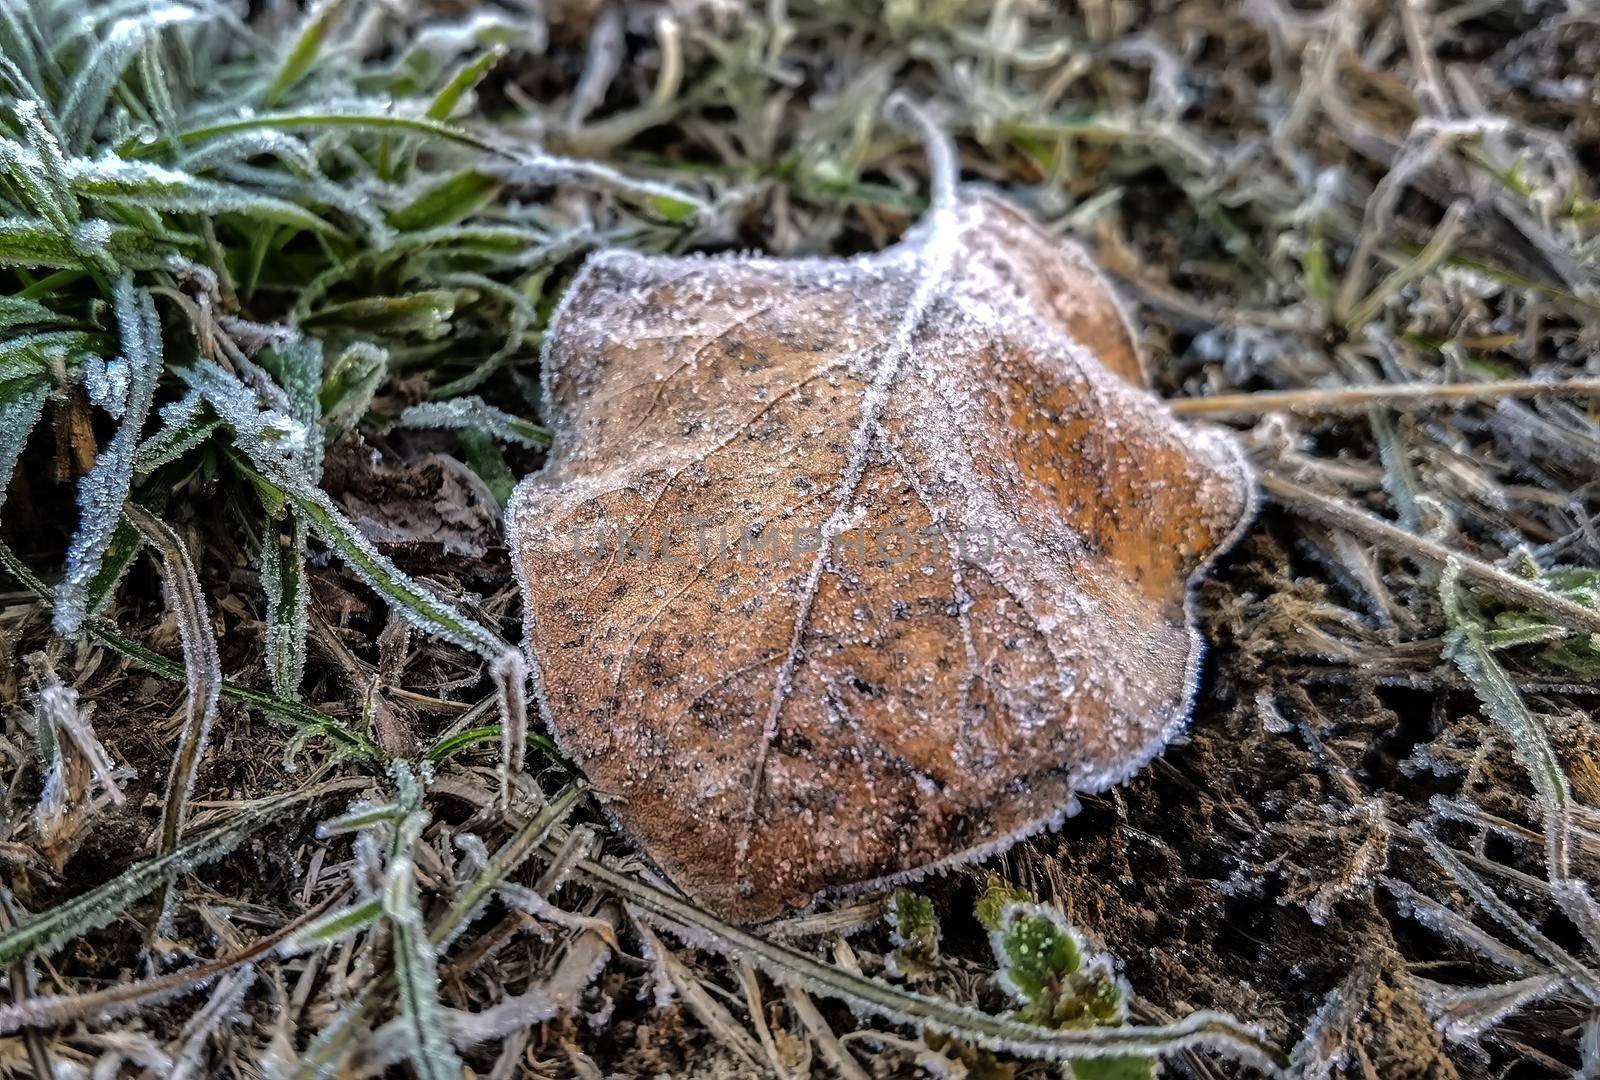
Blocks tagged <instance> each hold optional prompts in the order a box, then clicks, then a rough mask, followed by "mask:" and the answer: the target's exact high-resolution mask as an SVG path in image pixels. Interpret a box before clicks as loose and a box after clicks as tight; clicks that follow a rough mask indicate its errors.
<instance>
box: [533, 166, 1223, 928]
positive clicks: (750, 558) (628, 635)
mask: <svg viewBox="0 0 1600 1080" xmlns="http://www.w3.org/2000/svg"><path fill="white" fill-rule="evenodd" d="M545 378H546V393H547V402H548V408H549V411H550V420H551V424H552V426H553V428H554V431H555V444H554V451H553V456H552V457H551V460H550V463H549V465H548V466H547V467H546V468H545V470H544V471H543V472H541V473H539V474H538V475H536V476H534V477H531V478H529V479H528V480H526V481H524V482H523V484H522V486H521V487H520V488H519V489H518V492H517V497H516V499H515V501H514V503H513V506H512V508H511V511H510V514H509V523H508V524H509V531H510V534H511V536H512V538H513V543H514V545H515V555H514V559H515V562H516V565H517V570H518V573H519V575H520V577H521V581H522V586H523V593H524V599H525V603H526V611H527V637H528V643H529V650H530V653H531V655H532V659H533V661H534V666H535V670H536V673H537V685H536V688H537V692H538V697H539V700H540V703H541V705H542V707H543V709H544V712H545V717H546V720H547V722H548V723H549V725H550V727H551V729H552V731H553V733H554V734H555V736H556V737H557V738H558V740H559V742H560V744H561V745H562V746H563V747H564V748H565V749H566V751H567V752H568V753H570V754H571V755H572V756H573V758H575V759H576V760H577V762H578V763H579V764H581V766H582V767H583V769H584V770H585V771H586V772H587V774H588V775H589V777H590V778H591V779H592V780H593V781H594V783H595V784H596V786H597V787H598V788H599V789H600V791H601V792H603V793H604V795H605V797H606V804H607V806H608V807H609V809H610V811H611V813H612V814H613V815H614V816H615V818H616V820H617V821H618V823H619V824H620V825H621V826H622V827H623V829H624V830H625V831H626V832H627V833H628V834H629V835H630V836H632V837H633V838H634V839H635V840H636V841H637V843H638V844H639V846H640V847H641V848H642V850H643V851H644V852H645V854H647V855H648V856H649V857H650V858H651V859H652V860H654V861H655V863H656V864H657V865H658V866H660V868H661V869H662V870H663V871H664V872H665V873H666V874H667V875H668V876H669V877H670V878H671V879H672V880H673V881H674V882H675V883H677V884H678V885H679V886H680V887H682V888H683V889H684V890H685V891H686V892H688V893H689V894H690V895H691V896H692V897H694V898H695V899H697V900H698V901H700V902H701V903H702V904H704V905H705V906H707V907H709V908H710V909H712V910H713V911H716V912H719V913H721V914H722V915H724V916H727V917H730V918H733V919H737V920H741V921H746V922H754V921H759V920H764V919H767V918H770V917H772V916H775V915H778V914H780V913H782V912H784V911H786V910H789V909H791V908H795V907H800V906H804V905H806V904H809V903H810V902H811V901H812V900H813V899H814V897H815V896H816V895H817V894H818V893H820V892H823V891H829V890H834V891H842V890H848V889H850V888H859V887H861V886H864V885H868V884H873V883H878V882H884V881H888V880H893V879H896V878H900V877H909V876H913V875H914V874H916V873H918V872H920V871H924V870H927V869H930V868H935V867H940V866H945V865H952V864H954V863H957V862H960V861H963V860H968V859H972V858H975V857H978V856H981V855H983V854H986V853H989V852H992V851H997V850H999V849H1001V848H1003V847H1005V846H1006V845H1008V844H1010V843H1012V842H1013V841H1015V840H1016V839H1017V838H1019V837H1021V836H1023V835H1026V834H1027V833H1029V832H1032V831H1035V830H1038V829H1040V828H1043V827H1046V826H1049V825H1051V824H1053V823H1055V822H1057V821H1059V820H1060V819H1061V818H1062V817H1063V816H1065V815H1066V814H1067V813H1069V812H1070V810H1071V808H1072V807H1073V806H1074V805H1075V803H1074V792H1093V791H1100V790H1102V789H1104V788H1106V787H1108V786H1109V785H1112V784H1115V783H1118V782H1120V781H1121V780H1123V779H1124V778H1126V777H1127V776H1128V775H1129V774H1131V773H1132V772H1134V771H1136V770H1137V769H1139V768H1140V767H1141V766H1142V765H1144V764H1145V763H1146V762H1147V761H1148V760H1149V759H1150V758H1151V756H1152V755H1154V754H1155V753H1156V752H1157V751H1159V750H1160V748H1161V747H1162V746H1163V745H1164V744H1165V743H1166V742H1167V740H1168V739H1170V738H1171V737H1172V735H1173V734H1174V733H1175V732H1177V731H1178V730H1179V728H1180V727H1181V726H1182V724H1183V722H1184V720H1185V718H1186V716H1187V713H1188V709H1189V701H1190V698H1191V696H1192V694H1193V690H1194V678H1195V671H1196V665H1197V662H1198V657H1199V653H1200V641H1199V638H1198V636H1197V635H1196V633H1195V632H1194V630H1193V628H1192V626H1191V625H1190V620H1189V615H1188V610H1187V607H1188V597H1189V591H1190V587H1191V584H1192V582H1193V579H1194V578H1195V576H1196V575H1197V574H1198V573H1200V572H1201V570H1202V569H1203V568H1204V567H1205V565H1206V564H1207V563H1208V561H1209V560H1210V559H1211V557H1212V556H1213V555H1214V554H1215V553H1216V552H1217V551H1218V550H1220V549H1221V548H1222V547H1223V546H1225V545H1226V544H1227V543H1229V542H1230V541H1231V539H1232V537H1233V536H1234V534H1235V533H1236V532H1237V530H1238V529H1239V528H1240V526H1241V523H1242V522H1243V520H1244V519H1245V517H1246V515H1247V514H1248V508H1249V505H1250V503H1251V499H1252V494H1251V493H1252V490H1253V485H1252V481H1251V478H1250V475H1249V472H1248V470H1247V468H1246V467H1245V465H1244V463H1243V461H1242V459H1241V457H1240V454H1239V452H1238V450H1237V448H1236V446H1235V445H1234V443H1233V442H1232V441H1231V440H1230V438H1229V437H1228V436H1226V435H1225V434H1224V433H1222V432H1221V431H1219V430H1216V429H1212V428H1203V427H1195V426H1189V425H1185V424H1183V423H1180V422H1179V421H1177V420H1176V419H1175V418H1174V417H1173V416H1172V415H1171V414H1170V413H1169V412H1168V411H1167V409H1166V408H1165V407H1164V406H1163V405H1162V403H1161V402H1160V401H1159V400H1158V399H1157V398H1155V397H1154V396H1153V395H1152V394H1151V393H1150V392H1149V391H1148V390H1146V389H1145V387H1144V374H1143V371H1142V369H1141V363H1140V358H1139V353H1138V350H1137V348H1136V346H1135V344H1134V340H1133V338H1132V336H1131V334H1130V332H1129V328H1128V326H1127V323H1126V320H1125V319H1124V317H1123V315H1122V312H1121V310H1120V309H1119V308H1118V306H1117V304H1116V302H1115V300H1114V299H1113V298H1112V296H1111V294H1110V292H1109V290H1108V289H1107V287H1106V284H1105V283H1104V281H1103V280H1102V279H1101V278H1100V276H1099V274H1098V273H1097V272H1096V271H1095V269H1094V267H1093V266H1092V265H1091V264H1090V263H1089V261H1088V260H1087V259H1086V258H1085V256H1084V255H1083V254H1082V253H1081V252H1080V251H1079V250H1078V249H1077V248H1076V247H1073V246H1070V245H1066V244H1063V243H1062V242H1060V241H1059V240H1056V239H1052V238H1050V237H1047V236H1046V235H1045V234H1043V233H1042V232H1041V231H1040V230H1038V229H1037V228H1036V227H1035V226H1033V225H1032V224H1031V223H1030V222H1029V221H1028V220H1027V219H1026V218H1025V217H1024V216H1023V215H1021V214H1020V213H1019V212H1018V211H1016V210H1014V209H1012V208H1010V207H1008V206H1006V205H1004V204H1002V203H1000V202H998V201H996V200H994V199H992V198H989V197H986V196H983V195H979V194H974V193H970V192H967V191H966V190H964V189H963V190H962V191H960V192H951V191H946V192H945V193H944V194H943V195H942V196H939V197H936V199H935V203H934V207H933V209H932V210H931V211H930V212H929V213H928V215H927V217H926V218H925V219H924V220H923V221H922V222H921V223H920V224H919V225H918V226H917V227H916V228H915V229H913V230H912V231H911V232H910V233H909V234H908V235H907V236H906V238H905V239H904V240H903V241H902V242H901V243H900V244H899V245H897V246H896V247H894V248H892V249H890V250H888V251H885V252H882V253H881V254H878V255H874V256H871V257H864V258H858V259H852V260H838V261H836V260H776V259H767V258H751V257H716V258H695V257H690V258H652V257H645V256H639V255H634V254H629V253H624V252H608V253H603V254H600V255H597V256H595V257H593V258H591V259H590V260H589V262H588V264H587V265H586V266H585V268H584V269H583V271H582V272H581V274H580V275H579V278H578V280H577V281H576V282H574V284H573V285H572V287H571V290H570V291H569V293H568V295H567V299H566V300H565V302H564V306H563V308H562V310H561V311H560V312H559V313H558V314H557V317H556V319H555V320H554V323H553V325H552V327H551V330H550V334H549V337H548V344H547V352H546V356H545ZM619 534H621V536H622V538H623V541H624V542H622V543H619V542H618V537H619ZM902 537H905V538H907V543H906V544H901V543H900V542H899V541H900V540H901V538H902ZM819 538H820V541H819ZM985 543H986V545H987V546H983V545H984V544H985ZM908 548H909V550H910V554H909V556H908V555H907V549H908Z"/></svg>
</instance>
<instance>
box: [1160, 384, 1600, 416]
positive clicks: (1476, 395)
mask: <svg viewBox="0 0 1600 1080" xmlns="http://www.w3.org/2000/svg"><path fill="white" fill-rule="evenodd" d="M1545 396H1560V397H1600V379H1564V380H1562V381H1561V382H1543V381H1540V380H1538V379H1505V380H1500V381H1496V382H1481V383H1441V384H1438V385H1430V384H1427V383H1413V384H1405V385H1398V386H1396V385H1390V386H1341V387H1337V388H1326V389H1325V388H1321V387H1314V388H1309V389H1304V390H1265V391H1262V392H1260V393H1255V394H1217V395H1214V396H1212V397H1200V398H1178V399H1176V400H1174V401H1171V402H1169V404H1170V405H1171V406H1172V411H1173V412H1175V413H1177V414H1178V415H1180V416H1260V415H1262V414H1264V413H1275V412H1286V413H1298V414H1302V415H1318V414H1329V413H1333V414H1337V413H1359V412H1362V411H1364V410H1366V409H1367V408H1369V407H1371V406H1374V405H1379V406H1387V407H1389V408H1393V409H1412V408H1418V407H1421V406H1429V405H1450V404H1455V403H1457V402H1463V401H1498V400H1500V399H1501V398H1518V397H1545Z"/></svg>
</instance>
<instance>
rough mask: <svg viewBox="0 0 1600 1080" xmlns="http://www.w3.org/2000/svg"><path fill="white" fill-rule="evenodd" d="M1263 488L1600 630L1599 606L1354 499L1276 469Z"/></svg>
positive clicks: (1305, 511) (1311, 514)
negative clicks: (1420, 532) (1410, 528)
mask: <svg viewBox="0 0 1600 1080" xmlns="http://www.w3.org/2000/svg"><path fill="white" fill-rule="evenodd" d="M1261 488H1262V490H1263V491H1265V492H1266V493H1267V494H1268V495H1270V496H1271V497H1272V498H1273V499H1274V500H1275V501H1277V502H1278V503H1279V504H1280V505H1282V506H1284V507H1286V508H1287V509H1290V510H1293V511H1294V512H1295V513H1297V514H1299V515H1301V516H1302V517H1306V518H1309V519H1311V520H1312V521H1316V522H1319V523H1321V524H1323V525H1327V526H1329V527H1331V528H1335V529H1343V530H1345V531H1346V532H1349V533H1353V534H1355V535H1356V536H1359V537H1360V538H1362V539H1363V540H1366V541H1368V542H1369V543H1373V544H1378V545H1379V546H1381V547H1386V548H1388V549H1389V550H1390V551H1394V552H1396V553H1398V554H1400V555H1405V556H1407V557H1409V558H1413V559H1420V560H1422V561H1423V562H1428V563H1433V564H1435V565H1438V566H1445V565H1447V564H1448V563H1450V562H1451V561H1452V560H1454V561H1455V562H1456V563H1457V564H1458V565H1459V566H1460V568H1461V576H1462V577H1463V578H1465V579H1466V580H1468V581H1470V582H1472V583H1473V584H1474V585H1477V586H1479V587H1480V588H1482V589H1484V590H1485V591H1487V592H1490V593H1493V594H1494V595H1495V596H1498V597H1499V598H1500V599H1502V600H1504V601H1506V602H1507V603H1510V604H1516V605H1517V606H1519V607H1525V608H1529V609H1532V610H1534V611H1539V612H1543V613H1544V614H1545V615H1548V616H1549V617H1550V618H1551V619H1552V620H1554V621H1555V622H1558V623H1560V624H1561V625H1562V626H1566V627H1570V628H1571V629H1574V630H1581V631H1583V632H1585V633H1589V634H1600V611H1595V610H1592V609H1590V608H1586V607H1584V606H1583V605H1582V604H1577V603H1574V602H1573V601H1571V600H1568V599H1566V598H1565V597H1562V596H1557V595H1556V594H1555V593H1552V592H1550V591H1549V590H1548V589H1543V588H1540V587H1539V586H1538V585H1535V584H1533V583H1532V582H1530V581H1526V580H1524V579H1522V578H1519V577H1516V576H1515V575H1512V574H1508V573H1506V572H1505V571H1504V570H1501V569H1500V568H1499V567H1497V566H1494V565H1492V564H1490V563H1486V562H1484V561H1483V560H1482V559H1474V558H1473V557H1472V556H1470V555H1464V554H1462V553H1461V552H1458V551H1452V550H1451V549H1449V548H1447V547H1445V546H1444V545H1443V544H1436V543H1434V542H1433V541H1432V540H1426V539H1424V538H1422V537H1420V536H1417V535H1415V534H1413V533H1408V532H1406V531H1405V530H1404V529H1401V528H1397V527H1396V526H1394V525H1391V524H1389V523H1388V522H1387V521H1384V520H1383V519H1382V518H1379V517H1376V516H1374V515H1372V514H1369V513H1367V512H1366V511H1364V510H1359V509H1357V508H1356V507H1354V506H1351V505H1350V504H1349V503H1346V502H1342V501H1340V500H1338V499H1334V498H1330V497H1328V496H1327V495H1323V494H1321V493H1319V492H1316V491H1312V490H1311V489H1310V488H1307V487H1302V486H1301V485H1299V484H1297V483H1295V482H1294V481H1292V480H1289V479H1286V478H1285V477H1283V476H1280V475H1277V474H1275V473H1263V474H1262V476H1261Z"/></svg>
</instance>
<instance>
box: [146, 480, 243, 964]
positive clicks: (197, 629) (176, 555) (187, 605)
mask: <svg viewBox="0 0 1600 1080" xmlns="http://www.w3.org/2000/svg"><path fill="white" fill-rule="evenodd" d="M123 513H124V514H126V515H127V517H128V520H129V521H131V522H133V525H134V528H136V529H138V530H139V532H140V534H141V535H142V536H143V537H144V538H145V540H146V541H148V542H149V544H150V546H151V547H153V548H155V549H156V551H157V552H158V553H159V554H160V556H161V578H162V582H163V584H164V585H165V586H166V593H167V606H168V607H169V608H171V610H172V614H173V616H174V618H176V619H177V621H178V636H179V638H180V640H181V641H182V642H183V665H184V677H185V682H186V683H187V684H188V688H189V690H188V694H187V696H186V697H185V699H184V706H183V708H184V721H183V732H182V734H181V735H179V737H178V752H177V753H176V754H175V755H174V756H173V759H172V772H171V773H170V775H169V776H168V777H167V801H166V805H165V806H164V807H163V809H162V812H161V846H160V847H159V848H158V849H157V854H158V855H166V854H167V853H168V852H170V851H172V850H173V849H174V848H176V847H177V846H178V835H179V833H181V832H182V831H183V821H184V818H185V817H186V816H187V810H188V805H189V792H190V789H191V788H193V787H194V774H195V770H196V768H198V766H199V764H200V758H201V756H202V755H203V754H204V753H205V747H206V737H207V736H208V735H209V734H210V732H211V722H212V720H214V719H215V718H216V715H217V698H218V696H219V694H220V693H221V690H222V661H221V659H220V658H219V657H218V656H217V641H216V636H215V635H214V634H213V633H212V631H211V622H210V620H209V619H208V618H207V616H206V607H205V598H204V595H203V594H202V593H201V591H200V581H199V577H198V576H197V575H196V574H195V569H194V563H193V561H192V560H191V559H190V558H189V551H188V549H187V548H185V547H184V545H183V541H182V540H181V539H179V537H178V534H177V533H175V532H173V531H172V529H171V527H169V526H168V525H167V524H166V523H165V522H163V521H161V520H159V519H158V518H156V517H155V516H154V515H152V514H150V513H148V512H147V511H145V510H144V509H143V508H141V507H139V506H136V505H134V504H133V503H128V504H127V506H126V507H125V508H124V510H123ZM171 893H172V886H171V884H170V883H169V884H168V885H166V886H165V887H164V888H163V889H162V894H161V904H160V906H159V908H158V911H159V913H160V914H159V915H158V916H157V918H156V922H155V927H154V930H155V932H156V933H157V934H160V933H161V932H162V929H161V928H162V925H163V924H164V923H165V922H166V919H167V911H168V908H169V904H170V900H171Z"/></svg>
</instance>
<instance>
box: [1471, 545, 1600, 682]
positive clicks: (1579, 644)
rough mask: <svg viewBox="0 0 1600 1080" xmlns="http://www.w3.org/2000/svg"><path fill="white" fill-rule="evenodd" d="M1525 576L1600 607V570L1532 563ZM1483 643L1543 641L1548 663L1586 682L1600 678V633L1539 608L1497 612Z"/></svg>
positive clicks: (1542, 652)
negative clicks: (1544, 613)
mask: <svg viewBox="0 0 1600 1080" xmlns="http://www.w3.org/2000/svg"><path fill="white" fill-rule="evenodd" d="M1525 576H1527V577H1530V578H1535V579H1537V580H1538V581H1539V583H1540V584H1541V585H1543V586H1544V587H1545V588H1546V589H1548V590H1550V591H1551V592H1553V593H1555V594H1556V595H1557V596H1560V597H1561V598H1562V599H1565V600H1571V601H1573V602H1574V603H1577V604H1582V605H1584V606H1585V607H1590V608H1595V609H1597V610H1600V570H1593V569H1587V568H1583V567H1567V568H1563V569H1557V570H1547V571H1540V570H1539V569H1538V568H1537V567H1534V566H1532V564H1531V563H1530V564H1529V565H1528V568H1527V570H1526V571H1525ZM1484 644H1485V645H1487V646H1488V647H1489V648H1490V649H1494V650H1499V649H1507V648H1512V647H1515V646H1518V645H1542V646H1544V647H1543V649H1541V650H1540V653H1539V658H1540V659H1541V660H1543V661H1544V662H1545V663H1546V664H1549V665H1550V666H1552V667H1555V668H1557V669H1559V670H1561V671H1564V672H1566V673H1567V674H1569V675H1571V676H1573V677H1575V678H1578V679H1582V680H1583V681H1585V682H1591V681H1594V680H1596V679H1600V634H1585V633H1582V632H1579V631H1575V630H1572V629H1570V628H1568V627H1565V626H1561V625H1559V624H1556V623H1552V622H1550V621H1549V620H1548V619H1546V618H1545V617H1544V616H1542V615H1540V614H1538V613H1537V612H1532V611H1521V610H1511V611H1501V612H1498V613H1497V614H1496V615H1495V616H1494V623H1493V626H1492V627H1491V628H1490V629H1489V630H1488V631H1487V632H1486V633H1485V634H1484Z"/></svg>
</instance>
